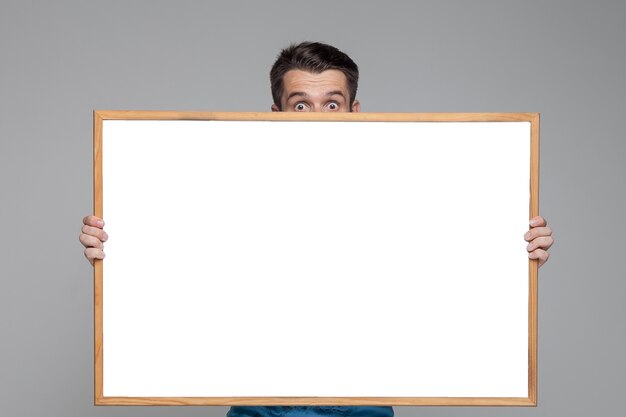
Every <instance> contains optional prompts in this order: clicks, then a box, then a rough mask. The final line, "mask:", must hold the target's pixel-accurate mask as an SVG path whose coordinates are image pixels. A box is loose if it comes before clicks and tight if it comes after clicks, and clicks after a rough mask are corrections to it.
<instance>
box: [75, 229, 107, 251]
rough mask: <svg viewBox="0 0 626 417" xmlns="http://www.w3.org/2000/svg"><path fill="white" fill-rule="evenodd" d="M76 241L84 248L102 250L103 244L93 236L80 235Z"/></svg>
mask: <svg viewBox="0 0 626 417" xmlns="http://www.w3.org/2000/svg"><path fill="white" fill-rule="evenodd" d="M78 240H79V241H80V243H82V244H83V246H84V247H86V248H98V249H104V244H103V243H102V241H101V240H100V239H98V238H97V237H95V236H91V235H86V234H84V233H81V234H80V236H78Z"/></svg>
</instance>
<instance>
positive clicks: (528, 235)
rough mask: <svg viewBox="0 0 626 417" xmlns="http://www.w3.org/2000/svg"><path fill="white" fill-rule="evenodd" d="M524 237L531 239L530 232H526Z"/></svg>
mask: <svg viewBox="0 0 626 417" xmlns="http://www.w3.org/2000/svg"><path fill="white" fill-rule="evenodd" d="M524 239H526V240H528V239H530V232H526V233H525V234H524Z"/></svg>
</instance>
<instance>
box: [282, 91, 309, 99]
mask: <svg viewBox="0 0 626 417" xmlns="http://www.w3.org/2000/svg"><path fill="white" fill-rule="evenodd" d="M308 96H309V95H308V94H307V93H305V92H303V91H294V92H293V93H291V94H289V95H288V96H287V101H289V100H290V99H291V98H292V97H302V98H307V97H308Z"/></svg>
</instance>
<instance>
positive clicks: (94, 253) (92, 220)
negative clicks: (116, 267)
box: [78, 216, 109, 265]
mask: <svg viewBox="0 0 626 417" xmlns="http://www.w3.org/2000/svg"><path fill="white" fill-rule="evenodd" d="M103 227H104V221H103V220H102V219H101V218H99V217H96V216H86V217H85V218H84V219H83V228H82V229H81V230H80V236H78V240H80V243H82V244H83V246H84V247H85V251H84V253H85V258H87V260H88V261H89V263H90V264H92V265H93V263H94V262H95V261H96V259H104V242H106V241H107V239H108V238H109V235H107V234H106V232H105V231H104V230H103Z"/></svg>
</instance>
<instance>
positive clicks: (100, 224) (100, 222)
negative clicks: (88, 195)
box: [96, 220, 104, 227]
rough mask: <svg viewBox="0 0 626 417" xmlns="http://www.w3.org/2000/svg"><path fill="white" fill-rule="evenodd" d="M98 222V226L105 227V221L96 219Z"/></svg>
mask: <svg viewBox="0 0 626 417" xmlns="http://www.w3.org/2000/svg"><path fill="white" fill-rule="evenodd" d="M96 224H97V225H98V227H103V226H104V222H103V221H102V220H98V221H96Z"/></svg>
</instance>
